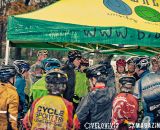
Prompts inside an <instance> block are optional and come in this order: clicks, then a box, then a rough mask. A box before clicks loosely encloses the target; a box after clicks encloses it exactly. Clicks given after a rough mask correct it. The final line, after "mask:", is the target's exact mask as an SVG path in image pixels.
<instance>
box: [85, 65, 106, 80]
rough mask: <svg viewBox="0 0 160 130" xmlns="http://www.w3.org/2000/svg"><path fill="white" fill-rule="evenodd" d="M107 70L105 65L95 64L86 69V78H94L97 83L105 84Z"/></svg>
mask: <svg viewBox="0 0 160 130" xmlns="http://www.w3.org/2000/svg"><path fill="white" fill-rule="evenodd" d="M107 70H108V69H107V68H106V65H103V64H97V65H94V66H91V67H89V68H87V70H86V77H87V78H93V77H94V78H96V79H97V82H106V81H107V76H108V71H107Z"/></svg>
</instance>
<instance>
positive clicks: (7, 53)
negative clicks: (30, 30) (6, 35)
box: [5, 40, 10, 65]
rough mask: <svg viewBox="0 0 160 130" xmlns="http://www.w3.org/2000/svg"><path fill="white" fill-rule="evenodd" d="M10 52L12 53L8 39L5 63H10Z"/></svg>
mask: <svg viewBox="0 0 160 130" xmlns="http://www.w3.org/2000/svg"><path fill="white" fill-rule="evenodd" d="M9 53H10V47H9V40H7V41H6V53H5V65H7V64H8V60H9Z"/></svg>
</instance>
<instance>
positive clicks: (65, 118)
mask: <svg viewBox="0 0 160 130" xmlns="http://www.w3.org/2000/svg"><path fill="white" fill-rule="evenodd" d="M72 112H73V105H72V103H70V102H68V101H67V100H65V99H64V98H62V97H59V96H53V95H48V96H44V97H42V98H39V99H37V100H35V101H34V102H33V104H32V106H31V108H30V110H29V111H28V113H27V114H26V116H25V118H24V120H23V124H24V126H25V128H26V129H27V130H70V129H71V128H72V126H73V124H72V116H73V113H72Z"/></svg>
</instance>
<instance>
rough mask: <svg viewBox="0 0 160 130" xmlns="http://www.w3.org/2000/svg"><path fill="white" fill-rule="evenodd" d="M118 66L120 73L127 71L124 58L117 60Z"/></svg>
mask: <svg viewBox="0 0 160 130" xmlns="http://www.w3.org/2000/svg"><path fill="white" fill-rule="evenodd" d="M116 66H117V72H118V73H125V67H126V61H125V60H124V59H119V60H117V61H116Z"/></svg>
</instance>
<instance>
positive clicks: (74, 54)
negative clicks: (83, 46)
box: [68, 50, 82, 62]
mask: <svg viewBox="0 0 160 130" xmlns="http://www.w3.org/2000/svg"><path fill="white" fill-rule="evenodd" d="M76 58H79V59H81V58H82V54H81V52H80V51H78V50H72V51H69V53H68V59H69V61H70V62H73V61H74V60H75V59H76Z"/></svg>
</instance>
